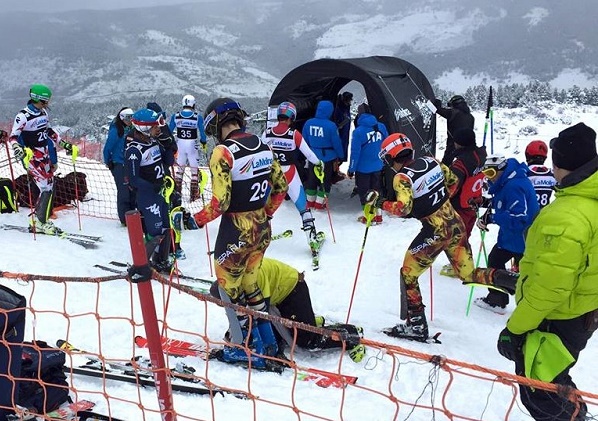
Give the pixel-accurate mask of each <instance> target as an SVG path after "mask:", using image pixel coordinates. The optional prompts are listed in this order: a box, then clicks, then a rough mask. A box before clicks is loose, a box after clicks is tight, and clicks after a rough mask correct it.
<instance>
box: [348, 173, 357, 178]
mask: <svg viewBox="0 0 598 421" xmlns="http://www.w3.org/2000/svg"><path fill="white" fill-rule="evenodd" d="M347 176H348V177H349V178H353V177H355V173H354V172H353V171H348V172H347Z"/></svg>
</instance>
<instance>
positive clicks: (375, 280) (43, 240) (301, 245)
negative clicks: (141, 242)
mask: <svg viewBox="0 0 598 421" xmlns="http://www.w3.org/2000/svg"><path fill="white" fill-rule="evenodd" d="M548 114H549V115H548V117H549V118H546V119H544V122H543V124H540V123H538V122H537V121H536V120H534V119H532V118H531V117H530V116H528V115H527V114H525V111H522V110H520V111H518V112H516V113H515V112H513V111H511V112H509V113H507V111H505V110H497V111H496V112H495V120H496V121H495V152H499V151H503V152H504V153H505V154H506V155H508V156H516V157H517V158H519V159H523V150H524V148H525V145H526V144H527V143H528V142H529V141H531V140H533V139H535V138H541V139H544V140H546V141H547V140H549V139H550V138H551V137H554V136H556V135H557V134H558V132H559V131H560V130H562V129H563V128H565V127H566V126H567V125H568V124H570V123H573V124H575V123H576V122H578V121H584V122H586V123H587V124H589V125H590V126H593V127H594V128H598V117H597V116H596V109H595V108H588V109H586V110H581V109H558V110H557V109H554V110H549V111H548ZM476 117H477V126H476V128H477V130H476V131H477V133H478V139H481V133H482V128H483V116H481V115H476ZM569 119H570V121H569ZM563 121H565V122H563ZM438 122H439V124H438V126H439V128H438V130H439V139H442V138H444V136H443V128H444V124H443V123H444V120H443V119H441V118H439V119H438ZM526 126H534V127H536V129H537V131H538V135H536V136H531V137H519V136H517V133H518V131H519V129H520V128H521V127H526ZM478 143H481V140H480V141H479V142H478ZM509 143H510V144H509ZM507 145H508V146H507ZM516 147H517V149H518V150H519V153H517V154H515V153H514V150H515V148H516ZM441 152H442V151H439V152H438V155H440V154H441ZM351 189H352V181H350V180H345V181H344V182H341V183H339V184H337V185H335V186H334V188H333V191H332V196H331V212H332V222H333V226H334V234H335V236H336V243H334V242H333V241H332V232H331V229H330V224H329V221H328V216H327V214H326V213H323V212H318V213H316V217H317V220H316V224H317V228H318V229H319V230H323V231H325V232H326V234H327V236H328V237H327V242H326V243H325V246H324V248H323V250H322V258H321V268H320V270H319V271H317V272H312V271H311V269H310V257H309V252H308V248H307V245H306V241H305V239H304V237H303V234H302V232H301V231H300V229H299V228H300V217H299V215H298V214H297V211H296V210H295V208H294V207H293V206H292V204H291V203H290V202H285V203H284V204H283V206H282V208H281V209H280V210H279V211H278V212H277V213H276V215H275V218H274V219H273V221H272V226H273V232H274V233H277V232H280V231H282V230H285V229H293V230H294V232H295V236H294V237H293V238H291V239H282V240H278V241H275V242H273V243H272V245H271V246H270V248H269V249H268V253H267V255H268V256H269V257H274V258H277V259H280V260H283V261H284V262H286V263H289V264H291V265H293V266H294V267H296V268H297V269H299V270H305V271H306V279H307V282H308V283H309V286H310V290H311V295H312V302H313V307H314V309H315V311H316V313H318V314H322V315H324V316H325V317H326V318H327V320H329V321H344V320H345V318H346V315H347V310H348V308H349V303H350V297H351V293H352V289H353V284H354V279H355V273H356V268H357V261H358V257H359V253H360V246H361V243H362V240H363V236H364V226H363V225H361V224H359V223H357V222H356V221H355V219H356V217H357V216H358V215H359V201H358V199H357V198H352V199H351V198H350V197H349V195H350V192H351ZM26 214H27V212H26V211H25V210H22V211H21V212H20V213H19V214H10V215H2V216H0V221H1V222H2V223H12V224H26ZM55 222H56V224H57V225H58V226H60V227H62V228H63V229H66V230H69V231H76V230H77V229H78V222H77V216H76V214H75V213H72V212H62V213H60V217H59V219H57V220H56V221H55ZM82 224H83V232H85V233H89V234H99V235H103V237H104V239H105V241H104V243H103V244H102V245H101V247H100V248H99V249H98V250H96V251H88V250H84V249H82V248H81V247H79V246H77V245H74V244H71V243H69V242H67V241H64V240H60V239H56V238H50V237H44V236H39V237H38V238H37V240H36V241H35V242H34V241H33V240H32V239H31V236H30V235H27V234H21V233H15V232H9V231H0V244H2V245H3V250H2V252H1V254H0V270H3V271H10V272H23V273H43V274H48V275H63V276H101V275H106V272H103V271H101V270H99V269H96V268H94V267H93V265H94V264H97V263H101V264H105V263H107V262H109V261H110V260H120V261H131V258H130V248H129V243H128V239H127V235H126V231H125V229H123V228H121V227H120V225H119V224H118V222H117V221H116V220H103V219H95V218H83V221H82ZM419 227H420V225H419V223H418V222H417V221H415V220H404V219H399V218H391V217H388V216H387V215H385V217H384V223H383V224H382V225H381V226H375V227H372V228H371V229H370V230H369V235H368V238H367V243H366V246H365V250H364V256H363V261H362V265H361V271H360V275H359V278H358V281H357V285H356V292H355V300H354V303H353V305H352V309H351V318H350V322H352V323H355V324H357V325H360V326H363V327H364V331H365V336H366V338H368V339H370V340H374V341H380V342H387V343H391V344H393V345H399V346H404V347H406V348H409V349H412V350H416V351H422V352H427V353H433V354H442V355H444V356H446V357H448V358H451V359H455V360H460V361H464V362H469V363H473V364H478V365H480V366H484V367H488V368H494V369H498V370H503V371H506V372H509V373H511V372H512V370H513V367H512V364H511V363H510V362H509V361H507V360H505V359H504V358H502V357H500V355H499V354H498V353H497V351H496V339H497V335H498V333H499V332H500V330H501V329H502V328H503V327H504V325H505V323H506V320H507V318H508V313H509V312H508V313H507V315H505V316H499V315H496V314H493V313H490V312H487V311H485V310H482V309H479V308H477V307H475V306H472V309H471V312H470V314H469V316H466V315H465V310H466V307H467V300H468V297H469V288H467V287H465V286H462V285H461V283H460V281H457V280H455V279H451V278H446V277H443V276H441V275H439V270H440V268H441V267H442V265H443V264H445V263H447V260H446V257H445V256H444V255H442V256H440V257H439V258H438V259H437V261H436V262H435V263H434V265H433V270H432V273H433V289H434V295H433V305H432V302H431V299H430V280H429V275H428V273H426V274H424V275H423V276H422V277H421V278H420V286H421V289H422V294H423V297H424V302H425V303H426V305H427V313H428V319H429V323H430V330H431V332H436V331H441V332H442V337H441V338H442V340H443V343H442V345H426V344H417V343H411V342H405V341H399V340H394V339H391V338H388V337H387V336H385V335H384V334H382V333H381V332H380V329H381V328H384V327H387V326H391V325H393V324H394V323H397V322H398V321H399V318H398V310H399V284H398V276H399V269H400V266H401V262H402V257H403V255H404V253H405V251H406V248H407V246H408V245H409V243H410V242H411V240H412V238H413V237H414V236H415V235H416V233H417V232H418V231H419ZM208 229H209V233H210V238H211V240H212V244H213V241H214V239H215V238H216V234H217V229H218V224H217V223H215V222H214V223H211V224H209V227H208ZM496 232H497V231H496V228H495V226H492V227H491V231H490V233H489V234H488V235H487V236H486V246H487V248H488V250H490V248H491V247H492V245H493V243H494V240H495V238H496ZM471 243H472V248H473V251H474V255H475V254H477V251H478V248H479V245H480V236H479V233H478V232H477V231H476V232H474V234H473V236H472V239H471ZM182 245H183V248H184V249H185V251H186V252H187V259H186V260H184V261H181V262H180V266H179V267H180V269H181V270H182V271H183V272H184V273H187V274H190V275H196V276H203V277H209V276H210V271H209V267H208V264H207V263H208V261H207V258H206V243H205V234H204V231H203V230H201V231H195V232H189V231H185V232H184V235H183V242H182ZM0 282H1V283H2V285H6V286H9V287H11V288H14V289H15V290H17V291H19V292H21V293H23V294H24V295H26V296H29V294H30V293H31V291H32V288H33V285H32V284H30V285H23V284H21V283H17V282H15V281H11V280H7V279H1V280H0ZM66 290H67V294H66V297H67V300H66V301H65V302H63V297H64V291H65V288H64V287H63V286H62V285H61V284H55V283H51V282H35V292H34V294H33V302H31V303H30V305H31V306H32V307H33V308H34V309H35V310H36V311H37V313H36V314H35V317H34V315H33V314H28V323H27V333H26V338H27V339H31V338H32V337H34V336H35V338H37V339H43V340H47V341H48V342H50V343H53V342H54V341H55V340H56V339H58V338H60V337H64V335H65V334H66V332H67V329H69V335H70V336H69V339H70V340H72V341H73V342H75V344H76V345H79V346H80V347H82V348H87V349H89V350H92V351H97V350H98V337H99V336H100V337H101V339H102V353H103V354H104V355H109V356H110V357H112V358H115V357H122V358H129V357H131V356H132V355H134V354H142V353H143V352H142V351H140V350H134V347H133V345H132V337H133V335H134V332H135V333H137V334H142V333H143V328H142V327H139V326H137V327H136V328H135V329H136V330H135V329H134V328H133V327H132V326H131V325H130V323H129V322H128V321H127V320H126V319H127V318H130V317H131V314H132V313H133V314H135V316H134V318H135V321H136V322H140V321H141V320H142V319H141V317H140V310H139V303H138V299H137V292H136V290H135V288H134V287H133V288H131V286H130V285H128V284H127V283H126V282H125V281H115V282H111V283H108V284H104V285H102V286H101V287H100V289H99V296H100V298H99V299H98V301H97V303H98V307H99V311H98V313H99V314H100V315H101V316H102V317H103V319H102V320H97V319H95V317H93V316H92V315H87V316H85V315H82V316H79V317H76V318H72V319H70V320H67V319H66V318H65V317H64V316H62V314H57V313H46V312H44V310H53V311H57V312H59V313H63V312H67V313H71V314H72V313H77V312H80V313H84V312H93V311H95V305H96V301H95V299H94V297H95V296H96V294H98V290H97V289H96V287H95V285H91V284H81V283H69V284H68V285H67V287H66ZM154 294H155V297H156V298H155V299H156V303H157V306H158V307H161V303H162V300H163V299H164V297H163V295H162V291H161V289H160V288H159V284H154ZM484 294H485V290H483V289H476V290H475V291H474V297H477V296H482V295H484ZM131 297H133V299H132V301H133V304H131ZM170 301H171V304H170V307H169V311H168V315H167V321H168V324H169V327H170V328H171V329H181V330H186V331H190V332H196V333H199V334H201V333H203V332H204V328H205V327H204V322H205V318H206V315H205V313H204V305H203V304H202V303H198V302H197V300H195V299H194V298H191V297H188V296H185V295H180V294H178V293H173V294H172V295H171V296H170ZM207 308H208V322H209V323H207V328H205V329H207V332H208V335H209V336H210V337H211V338H212V339H214V340H218V339H219V338H220V337H221V335H222V333H223V332H224V330H225V328H226V325H227V323H226V319H225V316H224V312H223V311H222V310H221V309H219V308H217V307H215V306H213V305H211V304H210V305H209V306H208V307H207ZM512 308H513V303H511V304H510V306H509V310H512ZM432 310H433V315H432V314H431V311H432ZM159 312H160V311H159ZM431 316H433V320H432V317H431ZM34 319H35V323H33V320H34ZM175 336H176V335H175ZM179 336H180V337H184V334H180V335H179ZM596 344H597V342H596V338H593V339H592V340H591V341H590V343H589V345H588V348H587V349H586V350H585V351H584V352H583V353H582V355H581V358H580V361H579V363H578V364H577V366H576V367H575V368H574V369H573V370H572V375H573V378H574V380H575V381H576V382H577V385H578V387H579V388H580V389H582V390H585V391H589V392H593V393H596V392H598V378H597V377H596V376H595V375H594V374H593V373H595V370H594V369H593V368H592V367H593V366H594V362H595V361H596V359H598V348H597V346H596ZM375 356H376V353H375V352H374V351H373V350H371V349H370V352H369V354H368V357H367V358H366V359H364V361H363V362H362V363H360V364H355V363H353V362H351V360H350V359H349V358H347V356H346V355H345V357H344V358H343V361H342V371H343V372H344V373H346V374H352V375H356V376H358V377H359V381H358V384H360V385H363V386H365V387H370V388H373V389H376V390H380V391H382V392H383V393H387V391H388V387H389V386H388V385H389V383H390V384H391V385H392V389H393V391H394V393H395V394H396V395H397V396H399V397H400V398H401V399H405V400H406V401H409V402H414V401H415V400H417V399H418V396H419V395H420V393H422V390H423V389H424V387H425V385H426V384H427V382H428V376H429V374H430V370H431V366H430V365H429V364H405V365H401V369H400V370H401V371H400V376H397V377H396V378H395V379H394V380H392V381H391V377H392V359H391V358H390V357H389V356H388V355H386V356H383V355H378V358H379V359H376V358H374V357H375ZM296 357H297V359H298V361H300V362H301V363H302V364H303V365H310V366H316V367H318V368H322V369H326V370H331V371H333V370H336V369H337V368H338V364H339V362H338V354H336V353H327V354H325V355H322V356H320V357H319V358H314V357H310V356H308V355H306V354H305V353H299V354H298V355H297V356H296ZM408 361H413V360H408V359H404V360H402V362H408ZM186 362H188V363H190V364H193V365H195V366H196V367H198V368H199V369H200V373H203V368H204V365H203V362H201V361H199V360H196V359H193V358H188V359H186ZM209 373H210V378H211V379H214V381H215V382H216V383H217V384H220V385H226V386H229V387H238V388H242V389H245V390H246V389H247V383H248V377H247V372H246V371H245V370H242V369H239V368H236V367H228V366H224V365H222V364H218V363H214V364H210V366H209ZM446 381H447V376H446V375H445V374H441V375H440V376H439V379H438V382H439V384H440V385H443V384H445V383H446ZM75 386H76V387H77V388H78V389H79V390H84V391H82V392H81V393H80V394H79V395H78V397H79V398H89V399H92V400H94V401H97V402H98V409H100V410H104V411H105V410H106V408H107V405H108V402H107V401H106V400H105V399H104V398H103V397H102V395H101V394H97V393H95V394H94V393H91V391H96V392H99V391H100V387H101V385H100V383H99V382H97V381H94V380H87V379H81V378H78V379H76V380H75ZM291 387H292V379H291V376H287V375H283V376H277V375H273V374H270V373H253V374H252V375H251V391H252V392H253V393H255V394H256V395H259V396H260V397H261V398H264V399H270V400H272V401H276V402H284V403H287V404H288V403H290V396H291V395H290V388H291ZM439 390H442V388H440V389H439ZM107 392H108V393H109V394H110V395H112V396H119V397H120V398H123V399H124V398H125V397H127V398H130V399H131V400H132V401H136V400H137V396H138V394H139V396H140V398H141V400H142V402H143V404H144V405H145V406H146V407H147V408H153V409H154V410H155V409H156V408H157V403H156V394H155V392H154V391H153V390H152V389H147V390H140V391H137V390H136V389H135V388H134V387H133V386H131V385H120V384H114V383H110V384H109V387H108V389H107ZM364 393H365V392H363V391H361V390H359V389H357V388H353V387H349V388H347V389H346V391H345V392H344V400H345V403H344V406H343V407H342V408H341V405H340V404H341V401H342V399H343V392H342V391H340V390H336V389H321V388H318V387H316V386H315V385H313V384H308V383H299V384H298V385H297V386H296V389H295V395H294V396H295V404H296V405H297V406H298V407H300V408H301V409H302V410H305V411H308V412H313V413H317V414H319V415H321V416H325V417H329V418H330V419H344V420H391V419H393V417H394V414H395V410H396V406H395V405H394V404H392V403H391V402H390V401H389V400H387V399H384V398H382V397H380V396H377V395H374V394H371V393H369V394H367V395H366V394H364ZM511 394H512V392H511V389H510V388H509V387H507V386H504V385H499V384H492V383H491V382H487V381H486V382H480V381H476V380H472V379H468V378H464V377H459V378H458V381H457V382H456V384H455V385H454V386H453V388H452V389H451V393H449V395H448V398H447V402H448V406H449V408H450V409H451V410H453V411H454V412H455V413H457V414H461V415H467V416H470V417H472V418H477V419H484V420H497V419H504V414H505V411H506V407H507V406H508V403H509V402H510V399H511ZM435 399H436V405H439V404H440V401H441V399H442V395H441V393H438V395H437V396H436V398H435ZM430 400H431V397H430V390H429V389H428V391H426V392H425V393H424V394H423V397H422V398H421V400H420V402H421V403H427V404H429V403H430ZM174 401H175V408H176V409H177V411H178V412H179V413H180V414H181V415H185V416H193V417H196V418H201V419H212V418H214V419H220V420H224V419H233V417H234V419H235V420H245V419H247V420H249V419H254V416H253V414H254V407H253V404H252V403H251V402H250V401H240V400H236V399H234V398H231V397H227V398H221V399H216V400H215V401H214V402H215V403H214V411H215V412H214V415H213V413H212V412H211V411H212V406H211V403H210V400H209V398H198V397H195V396H190V395H184V394H175V398H174ZM109 403H110V407H111V410H112V411H113V414H114V415H115V416H119V417H120V418H124V419H130V420H132V419H142V415H141V412H140V411H139V408H138V407H137V406H136V405H135V404H133V403H131V402H126V401H121V400H117V399H111V400H110V402H109ZM519 407H521V405H519ZM255 410H256V411H257V414H258V415H257V419H260V420H261V419H281V420H286V419H296V415H294V414H293V412H292V411H291V410H290V409H288V408H282V407H276V406H273V405H265V404H263V403H261V402H260V403H258V404H257V407H256V409H255ZM590 410H591V411H592V412H596V411H597V408H590ZM513 411H514V412H513V413H512V415H511V419H514V420H519V419H528V417H527V416H526V415H524V414H525V411H524V410H522V409H520V408H517V407H516V408H514V409H513ZM409 412H410V408H409V407H407V406H404V405H403V406H402V407H401V410H400V413H399V416H398V417H397V419H406V417H408V416H409ZM145 416H146V418H145V419H147V420H157V419H159V416H158V415H157V414H156V413H155V412H153V413H151V412H146V413H145ZM301 419H315V418H311V417H309V416H305V415H302V416H301ZM409 419H410V420H429V419H431V414H430V412H428V411H425V410H416V411H415V412H414V413H413V414H411V415H410V416H409ZM436 419H446V418H444V417H443V416H442V415H441V414H439V413H438V414H436Z"/></svg>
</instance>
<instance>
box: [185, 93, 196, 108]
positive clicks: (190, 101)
mask: <svg viewBox="0 0 598 421" xmlns="http://www.w3.org/2000/svg"><path fill="white" fill-rule="evenodd" d="M183 107H191V108H195V97H194V96H193V95H185V96H184V97H183Z"/></svg>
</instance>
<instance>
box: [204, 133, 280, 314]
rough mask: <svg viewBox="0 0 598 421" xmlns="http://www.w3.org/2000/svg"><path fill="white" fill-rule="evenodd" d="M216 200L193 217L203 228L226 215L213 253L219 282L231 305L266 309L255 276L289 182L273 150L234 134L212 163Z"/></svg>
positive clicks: (218, 149) (249, 136) (216, 150)
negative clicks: (275, 215) (271, 224)
mask: <svg viewBox="0 0 598 421" xmlns="http://www.w3.org/2000/svg"><path fill="white" fill-rule="evenodd" d="M210 171H211V174H212V191H213V196H212V200H211V202H210V203H209V204H207V205H206V207H205V208H204V209H202V210H201V211H200V212H198V213H197V214H195V216H194V218H195V220H196V222H197V224H198V225H199V226H203V225H205V224H207V223H208V222H210V221H212V220H214V219H216V218H217V217H218V216H220V215H222V218H221V221H220V227H219V230H218V237H217V239H216V245H215V248H214V260H215V266H216V277H217V279H218V283H219V284H220V286H221V287H222V288H223V289H224V290H225V291H226V293H227V294H228V296H229V297H230V298H231V300H232V301H233V302H235V303H238V304H241V305H244V304H246V303H247V304H249V306H250V307H251V308H254V309H259V310H262V309H263V307H264V297H263V295H262V293H261V291H260V289H259V286H258V285H257V271H258V268H259V266H260V264H261V261H262V258H263V256H264V252H265V250H266V248H267V247H268V245H269V244H270V237H271V230H270V222H269V218H270V217H271V216H272V215H273V214H274V212H275V211H276V209H278V207H279V206H280V204H281V203H282V201H283V200H284V197H285V195H286V190H287V183H286V180H285V177H284V174H283V172H282V170H281V168H280V165H279V164H278V162H277V161H275V160H274V157H273V154H272V151H271V150H270V147H269V146H267V145H266V144H264V143H262V141H261V140H260V138H259V137H257V136H255V135H253V134H250V133H245V132H243V131H242V130H235V131H233V132H231V133H230V134H229V136H228V138H227V139H225V140H224V141H223V142H222V143H220V144H219V145H218V146H216V147H215V148H214V151H213V152H212V156H211V158H210Z"/></svg>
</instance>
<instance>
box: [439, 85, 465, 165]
mask: <svg viewBox="0 0 598 421" xmlns="http://www.w3.org/2000/svg"><path fill="white" fill-rule="evenodd" d="M447 105H448V108H444V107H443V106H442V101H440V100H439V99H435V100H434V106H435V107H436V113H437V114H438V115H440V116H441V117H444V118H445V119H446V135H447V138H446V149H445V150H444V156H443V157H442V163H443V164H444V165H450V164H451V162H453V158H454V153H455V143H454V135H455V133H456V132H457V130H459V129H465V128H467V129H472V130H473V126H474V124H475V117H474V116H473V115H472V114H471V110H470V109H469V106H468V105H467V102H466V101H465V98H463V97H462V96H461V95H454V96H453V97H452V98H451V99H449V101H448V103H447Z"/></svg>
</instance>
